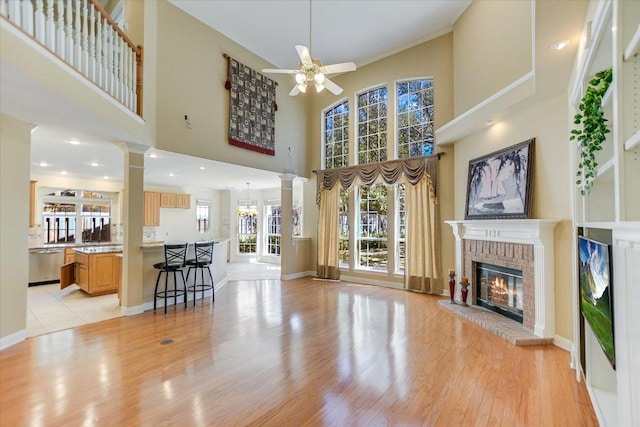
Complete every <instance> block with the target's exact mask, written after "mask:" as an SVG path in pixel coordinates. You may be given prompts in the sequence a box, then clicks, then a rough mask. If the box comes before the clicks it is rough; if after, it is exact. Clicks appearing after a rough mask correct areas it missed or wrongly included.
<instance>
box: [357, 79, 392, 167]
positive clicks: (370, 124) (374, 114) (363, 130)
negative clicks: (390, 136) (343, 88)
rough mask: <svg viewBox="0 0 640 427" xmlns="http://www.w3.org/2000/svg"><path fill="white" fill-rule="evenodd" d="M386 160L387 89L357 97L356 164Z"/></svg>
mask: <svg viewBox="0 0 640 427" xmlns="http://www.w3.org/2000/svg"><path fill="white" fill-rule="evenodd" d="M385 160H387V88H386V87H380V88H377V89H373V90H370V91H368V92H365V93H361V94H359V95H358V164H361V165H362V164H366V163H375V162H382V161H385Z"/></svg>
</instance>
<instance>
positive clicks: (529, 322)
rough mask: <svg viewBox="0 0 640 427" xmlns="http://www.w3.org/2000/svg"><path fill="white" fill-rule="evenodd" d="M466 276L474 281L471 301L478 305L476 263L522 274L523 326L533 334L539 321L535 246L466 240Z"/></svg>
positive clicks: (464, 244) (464, 246)
mask: <svg viewBox="0 0 640 427" xmlns="http://www.w3.org/2000/svg"><path fill="white" fill-rule="evenodd" d="M463 248H464V249H463V250H464V273H465V275H466V276H467V277H470V278H471V283H472V284H473V285H474V286H471V296H470V297H469V298H471V301H472V302H473V304H474V305H475V304H476V302H475V301H476V291H477V289H476V287H475V285H476V284H477V283H478V278H477V277H476V263H478V262H483V263H487V264H493V265H497V266H500V267H506V268H512V269H514V270H522V287H523V291H524V297H523V301H522V311H523V313H522V316H523V322H522V326H524V327H525V329H528V330H530V331H533V326H534V325H535V317H536V299H535V287H534V276H533V273H534V271H533V269H534V265H533V245H528V244H522V243H507V242H489V241H485V240H464V243H463Z"/></svg>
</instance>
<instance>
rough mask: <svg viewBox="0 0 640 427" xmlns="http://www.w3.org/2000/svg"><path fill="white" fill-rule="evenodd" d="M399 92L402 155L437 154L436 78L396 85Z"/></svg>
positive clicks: (399, 126)
mask: <svg viewBox="0 0 640 427" xmlns="http://www.w3.org/2000/svg"><path fill="white" fill-rule="evenodd" d="M396 91H397V95H398V105H397V107H398V108H397V110H398V114H397V118H396V123H397V132H398V141H397V146H398V158H400V159H405V158H408V157H417V156H428V155H430V154H433V143H434V138H433V81H432V80H431V79H422V80H413V81H410V82H401V83H397V84H396Z"/></svg>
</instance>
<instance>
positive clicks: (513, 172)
mask: <svg viewBox="0 0 640 427" xmlns="http://www.w3.org/2000/svg"><path fill="white" fill-rule="evenodd" d="M534 145H535V138H532V139H529V140H527V141H523V142H521V143H519V144H516V145H512V146H510V147H507V148H504V149H502V150H499V151H495V152H493V153H490V154H487V155H486V156H482V157H478V158H477V159H473V160H470V161H469V172H468V177H467V200H466V204H465V213H464V218H465V219H529V218H531V196H532V190H531V183H532V175H533V158H534Z"/></svg>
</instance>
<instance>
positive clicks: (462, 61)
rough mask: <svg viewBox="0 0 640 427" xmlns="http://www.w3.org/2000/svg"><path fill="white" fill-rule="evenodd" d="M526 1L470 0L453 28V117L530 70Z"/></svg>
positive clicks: (529, 11) (529, 22) (529, 19)
mask: <svg viewBox="0 0 640 427" xmlns="http://www.w3.org/2000/svg"><path fill="white" fill-rule="evenodd" d="M531 26H532V6H531V1H530V0H519V1H513V0H482V1H474V2H473V3H471V5H470V6H469V7H468V8H467V10H465V12H464V13H463V14H462V15H461V16H460V18H459V19H458V20H457V21H456V23H455V25H454V27H453V34H454V36H453V56H454V58H455V61H454V70H453V75H454V82H455V90H454V94H455V116H458V115H460V114H461V113H463V112H465V111H467V110H469V109H470V108H472V107H474V106H475V105H476V104H478V103H480V102H482V101H483V100H485V99H486V98H488V97H489V96H491V95H493V94H494V93H496V92H498V91H499V90H500V89H502V88H504V87H505V86H507V85H509V84H511V83H512V82H514V81H515V80H517V79H518V78H520V77H522V76H523V75H525V74H527V73H528V72H530V71H532V70H533V63H532V49H533V45H532V44H533V38H532V27H531Z"/></svg>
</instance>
